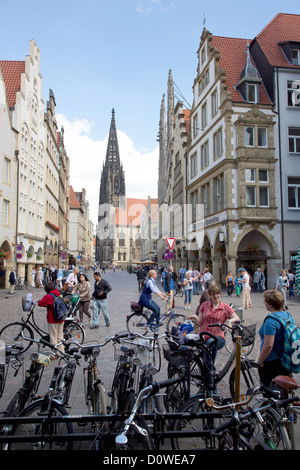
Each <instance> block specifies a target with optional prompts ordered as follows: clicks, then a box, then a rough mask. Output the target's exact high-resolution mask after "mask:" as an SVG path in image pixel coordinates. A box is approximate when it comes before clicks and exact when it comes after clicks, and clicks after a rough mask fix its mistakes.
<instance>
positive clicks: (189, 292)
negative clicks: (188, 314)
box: [183, 271, 198, 310]
mask: <svg viewBox="0 0 300 470" xmlns="http://www.w3.org/2000/svg"><path fill="white" fill-rule="evenodd" d="M193 279H198V278H193V277H191V276H190V272H189V271H187V272H186V273H185V278H184V280H183V290H184V295H185V297H184V309H185V310H191V303H192V296H193Z"/></svg>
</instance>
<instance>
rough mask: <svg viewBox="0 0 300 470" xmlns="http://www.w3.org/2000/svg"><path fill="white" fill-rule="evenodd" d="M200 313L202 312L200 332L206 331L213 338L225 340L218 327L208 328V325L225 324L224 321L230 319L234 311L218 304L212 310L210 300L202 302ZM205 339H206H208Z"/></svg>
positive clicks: (221, 303)
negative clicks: (217, 337) (218, 337)
mask: <svg viewBox="0 0 300 470" xmlns="http://www.w3.org/2000/svg"><path fill="white" fill-rule="evenodd" d="M200 312H202V324H201V326H200V332H202V331H207V332H208V333H211V334H213V335H215V336H220V337H221V338H225V336H224V331H223V330H222V329H221V328H220V327H218V326H214V327H209V326H208V325H214V324H215V323H225V322H226V320H229V318H231V316H232V314H234V310H233V309H232V308H231V307H230V306H229V305H227V304H224V303H223V302H220V305H219V307H218V308H216V309H214V310H213V304H212V302H211V300H208V301H207V302H203V304H202V305H201V307H200ZM208 338H209V337H207V338H206V339H208Z"/></svg>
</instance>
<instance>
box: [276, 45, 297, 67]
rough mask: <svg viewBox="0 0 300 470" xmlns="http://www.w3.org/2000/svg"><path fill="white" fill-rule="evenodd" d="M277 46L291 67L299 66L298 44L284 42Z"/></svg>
mask: <svg viewBox="0 0 300 470" xmlns="http://www.w3.org/2000/svg"><path fill="white" fill-rule="evenodd" d="M279 45H280V47H281V49H282V51H283V53H284V55H285V57H286V58H287V60H288V61H289V63H290V64H291V65H300V42H298V41H297V42H296V41H286V42H281V43H279Z"/></svg>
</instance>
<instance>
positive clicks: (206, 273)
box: [203, 268, 213, 290]
mask: <svg viewBox="0 0 300 470" xmlns="http://www.w3.org/2000/svg"><path fill="white" fill-rule="evenodd" d="M212 278H213V275H212V274H211V273H210V272H209V268H205V269H204V274H203V282H204V290H205V289H207V288H208V284H207V281H210V280H211V279H212Z"/></svg>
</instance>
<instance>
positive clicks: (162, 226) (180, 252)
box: [157, 70, 190, 269]
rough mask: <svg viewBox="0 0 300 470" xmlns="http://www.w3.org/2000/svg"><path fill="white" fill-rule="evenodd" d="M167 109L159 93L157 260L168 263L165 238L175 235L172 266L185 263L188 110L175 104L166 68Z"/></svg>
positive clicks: (171, 84)
mask: <svg viewBox="0 0 300 470" xmlns="http://www.w3.org/2000/svg"><path fill="white" fill-rule="evenodd" d="M166 101H167V109H166V107H165V95H163V98H162V102H161V109H160V122H159V176H158V204H159V214H158V216H159V226H158V241H157V246H158V257H157V261H158V263H159V264H161V263H163V264H169V263H170V260H169V259H168V258H167V257H165V250H166V249H168V245H167V243H166V238H169V237H171V238H176V245H175V246H174V249H173V254H174V258H173V261H172V263H173V266H174V267H175V269H179V267H180V265H181V264H186V262H187V259H186V233H185V232H186V153H187V150H188V143H189V138H190V110H189V109H184V105H183V102H182V101H178V102H177V103H176V104H175V99H174V82H173V76H172V71H171V70H169V74H168V83H167V99H166Z"/></svg>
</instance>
